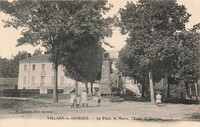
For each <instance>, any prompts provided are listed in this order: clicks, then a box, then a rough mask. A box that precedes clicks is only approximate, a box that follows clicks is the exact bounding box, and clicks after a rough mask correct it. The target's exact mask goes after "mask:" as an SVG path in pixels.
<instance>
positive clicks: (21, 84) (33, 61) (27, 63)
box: [18, 54, 84, 94]
mask: <svg viewBox="0 0 200 127" xmlns="http://www.w3.org/2000/svg"><path fill="white" fill-rule="evenodd" d="M49 58H50V54H44V55H37V56H32V57H30V58H28V59H25V60H22V61H20V64H19V77H18V88H19V89H40V93H41V94H46V93H47V89H53V86H54V66H53V63H52V62H50V61H49ZM63 70H64V68H63V67H62V66H59V67H58V89H63V90H67V89H69V88H71V87H74V80H73V79H70V78H67V77H66V76H65V74H64V71H63ZM81 86H84V85H81Z"/></svg>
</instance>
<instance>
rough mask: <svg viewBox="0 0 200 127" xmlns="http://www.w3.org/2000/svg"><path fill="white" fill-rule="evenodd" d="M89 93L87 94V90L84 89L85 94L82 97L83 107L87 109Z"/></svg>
mask: <svg viewBox="0 0 200 127" xmlns="http://www.w3.org/2000/svg"><path fill="white" fill-rule="evenodd" d="M87 99H88V98H87V92H86V89H83V93H82V95H81V100H82V104H83V107H85V106H86V107H87V106H88V100H87Z"/></svg>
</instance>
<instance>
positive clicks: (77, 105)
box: [76, 95, 81, 108]
mask: <svg viewBox="0 0 200 127" xmlns="http://www.w3.org/2000/svg"><path fill="white" fill-rule="evenodd" d="M80 101H81V98H80V95H78V96H77V98H76V107H77V108H78V107H79V106H80Z"/></svg>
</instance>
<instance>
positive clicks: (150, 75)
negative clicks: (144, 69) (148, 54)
mask: <svg viewBox="0 0 200 127" xmlns="http://www.w3.org/2000/svg"><path fill="white" fill-rule="evenodd" d="M149 85H150V94H151V103H155V98H154V88H153V77H152V71H150V72H149Z"/></svg>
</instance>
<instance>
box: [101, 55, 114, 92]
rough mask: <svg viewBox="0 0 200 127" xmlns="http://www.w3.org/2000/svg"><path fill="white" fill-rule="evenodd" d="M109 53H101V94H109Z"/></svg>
mask: <svg viewBox="0 0 200 127" xmlns="http://www.w3.org/2000/svg"><path fill="white" fill-rule="evenodd" d="M110 67H111V66H110V54H109V53H108V52H104V53H103V61H102V70H101V80H100V84H99V92H100V93H101V94H102V95H109V94H111V83H112V82H111V79H110Z"/></svg>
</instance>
